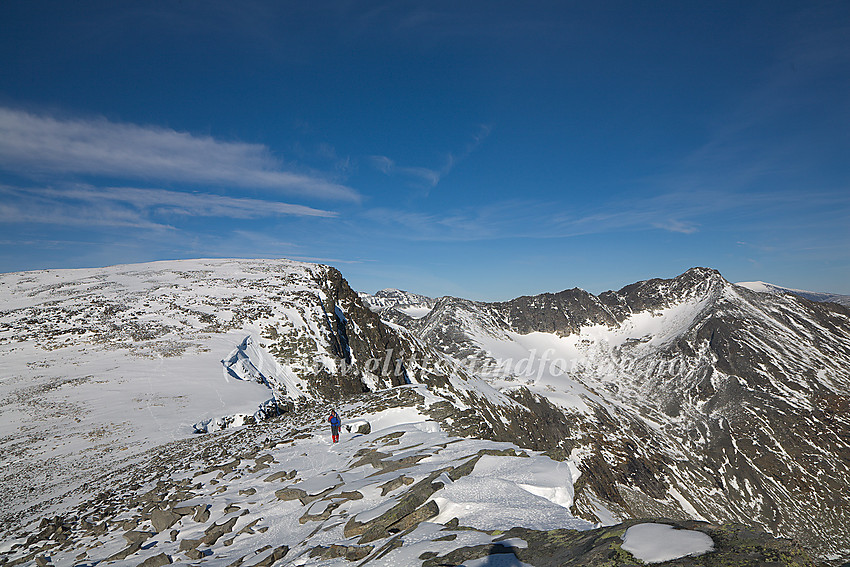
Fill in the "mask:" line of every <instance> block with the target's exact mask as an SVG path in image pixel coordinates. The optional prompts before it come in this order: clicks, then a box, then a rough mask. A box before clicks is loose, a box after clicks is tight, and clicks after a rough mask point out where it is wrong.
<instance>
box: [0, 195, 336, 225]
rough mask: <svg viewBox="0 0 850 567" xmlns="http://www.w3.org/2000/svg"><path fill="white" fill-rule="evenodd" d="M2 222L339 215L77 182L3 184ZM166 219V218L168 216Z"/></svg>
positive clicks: (138, 222)
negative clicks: (26, 186) (59, 185)
mask: <svg viewBox="0 0 850 567" xmlns="http://www.w3.org/2000/svg"><path fill="white" fill-rule="evenodd" d="M0 197H2V203H0V223H4V224H14V223H37V224H50V225H62V226H100V227H133V228H144V229H165V228H170V227H169V226H168V224H166V221H167V220H168V219H173V218H174V217H175V216H179V217H217V218H229V219H240V220H247V219H258V218H267V217H276V216H284V215H286V216H299V217H325V218H329V217H335V216H337V213H336V212H334V211H326V210H322V209H314V208H311V207H305V206H302V205H292V204H289V203H280V202H276V201H268V200H262V199H247V198H234V197H225V196H222V195H211V194H205V193H183V192H180V191H168V190H164V189H138V188H133V187H115V188H98V187H92V186H89V185H76V186H73V187H69V188H66V189H56V188H52V187H47V188H35V189H22V188H18V187H8V186H0ZM163 219H165V220H163Z"/></svg>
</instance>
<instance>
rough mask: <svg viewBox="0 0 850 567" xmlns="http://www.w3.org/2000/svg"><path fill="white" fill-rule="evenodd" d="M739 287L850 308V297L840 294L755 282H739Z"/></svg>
mask: <svg viewBox="0 0 850 567" xmlns="http://www.w3.org/2000/svg"><path fill="white" fill-rule="evenodd" d="M737 285H739V286H741V287H745V288H747V289H750V290H752V291H757V292H759V293H791V294H793V295H798V296H800V297H805V298H806V299H808V300H810V301H827V302H831V303H840V304H841V305H843V306H845V307H850V295H840V294H838V293H825V292H821V291H806V290H803V289H792V288H790V287H782V286H779V285H775V284H771V283H767V282H762V281H755V282H738V284H737Z"/></svg>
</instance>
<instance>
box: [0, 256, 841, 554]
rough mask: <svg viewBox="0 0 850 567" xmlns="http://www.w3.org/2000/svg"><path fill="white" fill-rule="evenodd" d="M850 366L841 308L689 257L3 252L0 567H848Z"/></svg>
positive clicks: (0, 290) (0, 295)
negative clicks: (461, 279) (604, 266)
mask: <svg viewBox="0 0 850 567" xmlns="http://www.w3.org/2000/svg"><path fill="white" fill-rule="evenodd" d="M848 368H850V311H848V309H847V308H845V307H842V306H839V305H836V304H831V303H812V302H811V301H808V300H806V299H804V298H800V297H798V296H795V295H793V294H792V295H789V294H780V293H766V292H762V291H753V290H751V289H747V288H745V287H742V286H736V285H733V284H730V283H729V282H726V281H725V280H724V279H723V278H722V277H721V276H720V275H719V274H718V273H717V272H715V271H713V270H705V269H694V270H690V271H689V272H686V273H685V274H683V275H682V276H679V277H678V278H675V279H672V280H649V281H647V282H639V283H637V284H634V285H632V286H627V287H626V288H623V289H622V290H620V291H617V292H606V293H604V294H600V295H599V296H593V295H592V294H589V293H587V292H584V291H582V290H567V291H564V292H560V293H557V294H543V295H541V296H534V297H523V298H517V299H515V300H512V301H510V302H503V303H481V302H473V301H468V300H463V299H458V298H449V297H446V298H439V299H431V298H427V297H425V296H421V295H417V294H411V293H408V292H401V291H399V290H384V292H380V293H378V294H375V296H370V295H368V294H362V293H361V294H358V293H356V292H354V291H353V290H351V288H350V287H349V286H348V284H347V282H346V281H345V279H344V278H343V277H342V274H340V273H339V272H338V271H337V270H335V269H334V268H330V267H328V266H322V265H314V264H306V263H300V262H292V261H288V260H191V261H170V262H155V263H150V264H139V265H126V266H115V267H110V268H102V269H85V270H45V271H39V272H24V273H15V274H4V275H0V399H2V400H3V401H2V403H0V451H2V460H0V464H2V469H0V490H2V491H3V494H4V499H3V503H4V506H3V507H2V510H0V522H1V523H0V530H2V531H0V565H19V564H39V565H47V564H53V565H57V566H59V565H80V566H82V565H87V566H90V565H98V564H104V565H105V564H110V565H132V566H136V565H146V566H147V567H152V566H154V565H163V564H167V563H171V562H175V561H190V562H192V564H205V565H221V566H233V567H236V566H239V565H245V566H253V565H258V566H260V565H272V564H274V565H349V564H352V563H355V562H356V563H355V564H358V565H360V564H366V565H423V566H432V565H433V566H436V565H468V566H473V565H475V566H479V565H489V566H492V565H532V566H537V567H542V566H545V565H603V564H604V565H638V564H640V563H639V562H638V561H640V560H643V561H646V562H651V561H668V560H671V559H672V560H675V561H676V563H675V564H676V565H704V564H705V565H707V564H720V563H718V561H725V562H726V564H746V563H744V562H743V561H744V559H743V558H744V557H745V554H747V553H748V554H750V555H749V556H747V557H748V559H747V560H748V561H749V560H752V561H756V563H751V564H761V563H758V561H768V558H771V557H782V558H783V559H782V561H784V563H779V564H784V565H812V564H813V563H811V560H810V559H808V557H807V555H806V554H807V553H809V554H811V555H813V556H815V557H817V558H819V559H820V560H834V561H838V560H839V559H841V558H847V557H848V555H850V540H848V536H847V534H848V532H850V529H848V528H850V518H849V517H848V514H850V512H848V510H850V506H848V502H850V498H849V497H848V486H850V476H848V466H850V462H848V461H847V458H846V455H847V451H848V450H850V435H848V433H849V432H850V425H849V424H848V422H850V419H848V400H850V397H849V395H850V375H848ZM332 407H335V408H337V409H338V410H339V411H340V413H341V415H342V416H343V422H344V425H346V424H347V426H348V427H344V428H343V435H342V440H341V442H340V443H338V444H333V443H331V442H330V433H329V430H328V424H327V422H326V421H325V420H326V418H327V413H328V412H329V410H330V409H331V408H332ZM653 526H655V527H653ZM670 534H675V535H674V536H671V535H670ZM774 536H780V537H781V538H793V539H794V540H796V542H795V541H792V540H790V539H776V538H775V537H774ZM674 540H675V541H678V544H677V545H678V547H677V548H676V549H679V550H678V551H676V550H674V549H673V548H672V547H671V545H672V544H671V542H672V541H674ZM709 541H710V542H711V543H710V544H709ZM630 550H632V551H630ZM641 554H643V555H641ZM671 554H672V555H671ZM658 558H662V559H658ZM736 561H737V562H738V563H736ZM711 562H714V563H711Z"/></svg>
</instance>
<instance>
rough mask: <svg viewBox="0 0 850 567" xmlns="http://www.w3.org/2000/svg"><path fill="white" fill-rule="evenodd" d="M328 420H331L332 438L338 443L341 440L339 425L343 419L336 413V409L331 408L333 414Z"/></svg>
mask: <svg viewBox="0 0 850 567" xmlns="http://www.w3.org/2000/svg"><path fill="white" fill-rule="evenodd" d="M328 421H330V422H331V438H332V439H333V441H334V443H337V442H339V426H340V425H342V421H341V420H340V419H339V416H338V415H337V414H336V410H331V416H330V417H329V418H328Z"/></svg>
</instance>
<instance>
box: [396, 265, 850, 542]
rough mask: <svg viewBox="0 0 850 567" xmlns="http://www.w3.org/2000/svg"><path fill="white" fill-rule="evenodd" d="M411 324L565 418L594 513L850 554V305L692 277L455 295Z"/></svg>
mask: <svg viewBox="0 0 850 567" xmlns="http://www.w3.org/2000/svg"><path fill="white" fill-rule="evenodd" d="M407 324H408V327H409V328H410V329H412V330H413V331H414V332H416V333H417V335H418V336H419V337H420V338H421V339H422V340H423V341H424V342H426V343H428V344H431V345H434V346H435V347H437V348H439V349H441V350H442V351H443V352H445V353H446V354H448V355H450V356H452V357H454V358H455V359H456V360H458V361H462V362H463V363H465V364H466V365H467V366H468V367H469V368H474V369H475V370H474V371H475V372H476V373H477V374H478V375H482V376H485V377H487V378H488V380H489V381H490V382H491V383H492V384H493V385H494V386H496V387H497V388H499V389H500V390H502V391H505V392H511V393H512V395H513V397H514V398H515V399H517V400H520V401H527V400H529V398H531V397H533V398H538V399H539V398H544V399H546V400H548V401H549V402H551V403H552V404H554V405H555V406H556V407H557V408H558V409H559V410H560V411H561V412H563V413H564V414H565V415H567V416H569V419H568V422H569V424H570V428H569V429H570V431H569V435H568V437H567V439H565V444H564V445H563V446H564V448H565V449H566V450H567V451H568V452H570V453H571V454H572V455H573V456H578V457H579V459H578V460H579V461H580V468H581V470H582V472H583V473H584V474H583V476H582V479H581V481H580V482H579V483H578V484H577V486H576V490H577V492H576V502H577V508H578V510H579V511H580V512H581V513H583V514H584V515H585V516H586V517H587V516H589V515H590V514H592V513H594V511H596V512H595V513H596V515H597V517H600V518H601V517H602V515H603V514H604V513H599V507H600V503H604V504H603V507H604V509H606V510H608V511H609V512H610V513H611V514H612V521H614V520H616V519H620V518H624V517H635V516H645V515H652V514H663V515H666V516H671V517H692V518H705V519H708V520H710V521H727V520H735V521H741V522H749V523H755V524H757V525H760V526H763V527H765V528H766V529H768V530H770V531H772V532H773V533H775V534H783V535H788V536H793V537H795V538H797V539H799V540H801V541H803V542H805V543H806V544H808V545H810V546H813V547H817V548H819V549H820V550H822V551H823V552H825V554H826V555H835V556H841V555H846V554H848V552H850V538H848V535H847V534H848V533H850V530H848V526H850V506H848V505H847V503H848V502H850V461H848V460H847V455H848V451H850V412H848V409H849V408H850V311H848V309H846V308H843V307H841V306H839V305H835V304H830V303H813V302H810V301H807V300H805V299H802V298H800V297H798V296H795V295H781V294H780V295H776V294H764V293H756V292H752V291H751V290H749V289H746V288H744V287H741V286H736V285H733V284H730V283H729V282H727V281H726V280H724V279H723V278H722V277H721V276H720V274H718V273H717V272H716V271H714V270H708V269H693V270H690V271H688V272H686V273H685V274H682V275H681V276H679V277H677V278H674V279H671V280H649V281H645V282H639V283H636V284H633V285H630V286H627V287H625V288H623V289H621V290H619V291H617V292H606V293H603V294H600V295H599V296H594V295H592V294H590V293H587V292H585V291H583V290H580V289H572V290H567V291H563V292H560V293H556V294H543V295H539V296H534V297H521V298H517V299H515V300H512V301H508V302H503V303H480V302H473V301H469V300H463V299H458V298H450V297H446V298H442V299H440V300H439V302H438V303H437V305H436V306H435V307H434V309H433V310H432V311H431V313H430V314H429V315H427V316H425V317H423V318H421V319H418V320H415V321H408V322H407ZM538 447H541V446H539V445H538Z"/></svg>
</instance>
